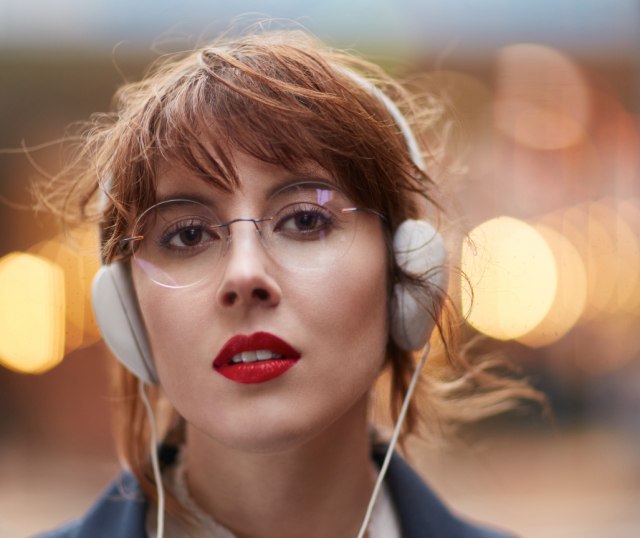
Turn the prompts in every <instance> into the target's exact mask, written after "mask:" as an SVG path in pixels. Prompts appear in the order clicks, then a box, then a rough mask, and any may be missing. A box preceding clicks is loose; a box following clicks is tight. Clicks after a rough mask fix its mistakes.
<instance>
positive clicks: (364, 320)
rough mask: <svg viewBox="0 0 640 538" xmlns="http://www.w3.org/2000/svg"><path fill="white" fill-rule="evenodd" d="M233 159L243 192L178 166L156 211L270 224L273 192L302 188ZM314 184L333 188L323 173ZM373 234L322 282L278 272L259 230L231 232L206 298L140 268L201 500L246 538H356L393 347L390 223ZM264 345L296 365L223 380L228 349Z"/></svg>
mask: <svg viewBox="0 0 640 538" xmlns="http://www.w3.org/2000/svg"><path fill="white" fill-rule="evenodd" d="M233 159H234V162H235V165H236V170H237V173H238V176H239V178H240V184H239V187H238V188H237V189H236V190H234V191H233V192H231V193H225V192H222V191H220V190H217V189H216V188H214V187H213V186H211V185H209V184H207V183H204V182H202V181H199V180H196V179H193V178H190V177H189V175H188V173H187V172H185V171H183V170H180V169H177V168H175V167H171V166H167V167H164V169H163V170H162V171H161V173H160V174H159V177H158V183H157V195H158V198H159V199H162V198H173V197H176V196H177V195H179V196H180V197H183V196H185V195H191V196H194V197H198V198H204V199H206V200H207V201H208V203H210V204H211V205H212V206H213V207H216V208H217V209H216V212H217V213H218V215H219V216H220V217H221V218H222V219H224V220H231V219H234V218H238V217H261V216H264V215H265V214H267V211H268V208H269V196H270V195H269V193H270V192H271V191H272V190H273V189H274V188H276V187H277V186H280V185H282V184H286V183H291V182H296V181H300V177H299V176H296V175H294V174H292V173H291V172H289V171H287V170H285V169H282V168H280V167H278V166H274V165H270V164H266V163H263V162H261V161H258V160H255V159H253V158H251V157H249V156H247V155H245V154H241V153H234V154H233ZM308 174H311V175H313V176H314V177H317V178H321V179H322V180H324V181H325V182H328V183H331V182H332V179H331V177H330V175H329V174H328V173H327V172H326V171H324V170H322V169H320V168H319V167H311V166H310V167H309V169H308V170H305V171H304V175H308ZM361 222H362V224H361V225H360V226H359V227H358V230H357V233H356V236H355V238H354V240H353V244H352V245H351V247H350V249H349V250H348V251H347V252H346V254H345V255H344V256H343V257H342V258H341V259H339V260H337V261H336V262H335V264H334V265H332V266H331V267H327V268H325V269H322V270H319V271H312V272H299V271H298V272H296V271H291V270H289V269H287V268H284V267H282V266H280V265H279V264H278V263H277V261H276V260H274V259H272V258H271V257H270V256H269V254H268V253H267V252H266V251H265V249H264V248H263V247H262V245H261V243H260V241H259V238H258V235H257V234H256V233H255V228H254V225H253V224H252V223H250V222H249V223H247V222H241V223H236V224H233V225H232V226H233V227H232V234H233V239H232V242H231V245H230V248H229V250H228V251H227V253H226V255H225V257H224V258H223V260H222V261H221V262H220V264H219V265H217V266H215V267H214V268H212V271H211V275H210V278H209V279H208V280H207V281H206V282H204V283H201V284H199V285H197V286H195V287H192V288H186V289H178V290H176V289H167V288H163V287H160V286H158V285H157V284H155V283H153V282H152V281H151V280H149V279H148V278H147V277H146V275H145V274H144V273H142V272H141V271H140V269H139V268H138V267H137V266H136V264H132V271H133V280H134V286H135V289H136V292H137V295H138V300H139V303H140V308H141V311H142V315H143V318H144V321H145V324H146V327H147V331H148V334H149V338H150V342H151V347H152V350H153V354H154V358H155V364H156V368H157V371H158V376H159V379H160V384H161V387H162V389H163V391H164V393H165V395H166V396H167V398H168V399H169V400H170V401H171V402H172V404H173V405H174V406H175V408H176V409H177V411H178V412H179V413H180V414H181V415H182V416H183V417H184V418H185V419H186V421H187V442H186V447H185V452H186V454H185V456H186V458H187V462H188V467H187V469H188V471H187V480H188V485H189V489H190V491H191V494H192V496H193V497H194V499H195V500H196V502H197V503H198V504H199V505H200V506H201V507H202V508H203V509H204V510H206V511H208V512H209V513H210V514H212V515H213V516H214V517H215V519H216V520H217V521H218V522H220V523H221V524H223V525H225V526H227V527H228V528H230V529H231V530H232V531H233V532H234V533H235V534H236V535H237V536H238V537H239V538H242V537H260V538H269V537H280V538H287V537H294V536H295V537H299V536H307V537H311V538H313V537H315V536H318V537H320V536H322V537H326V536H334V537H342V536H344V537H347V536H349V537H352V536H355V535H356V534H357V530H358V528H359V525H360V522H361V520H362V517H363V515H364V512H365V510H366V505H367V502H368V499H369V496H370V494H371V490H372V487H373V482H374V477H375V471H374V469H373V465H372V463H371V461H370V457H369V438H368V433H367V415H368V396H369V391H370V388H371V386H372V384H373V383H374V381H375V379H376V377H377V375H378V373H379V372H380V369H381V367H382V364H383V360H384V350H385V346H386V340H387V304H386V302H387V298H386V289H387V287H386V278H387V268H386V249H385V243H384V234H383V229H382V223H381V222H380V219H379V218H378V217H376V216H374V215H367V214H365V216H364V217H363V218H362V219H361ZM256 331H267V332H270V333H272V334H275V335H277V336H278V337H280V338H282V339H284V340H285V341H287V342H288V343H289V344H290V345H292V346H293V347H294V348H295V349H297V350H298V351H299V352H300V353H301V358H300V360H299V361H298V363H297V364H296V365H295V366H294V367H293V368H291V369H290V370H288V371H287V372H286V373H285V374H284V375H282V376H280V377H278V378H276V379H273V380H271V381H269V382H266V383H262V384H257V385H246V384H240V383H236V382H233V381H231V380H229V379H226V378H224V377H223V376H221V375H220V374H218V373H217V372H215V371H214V370H213V368H212V366H211V363H212V361H213V359H214V357H215V356H216V355H217V354H218V352H219V351H220V349H221V348H222V346H223V345H224V344H225V342H227V341H228V340H229V338H231V337H233V336H234V335H237V334H251V333H254V332H256ZM196 470H197V471H196Z"/></svg>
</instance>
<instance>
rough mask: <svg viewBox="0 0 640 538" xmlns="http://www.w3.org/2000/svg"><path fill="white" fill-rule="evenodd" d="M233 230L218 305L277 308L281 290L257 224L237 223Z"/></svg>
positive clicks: (218, 294)
mask: <svg viewBox="0 0 640 538" xmlns="http://www.w3.org/2000/svg"><path fill="white" fill-rule="evenodd" d="M233 228H234V229H233V233H232V236H231V243H230V245H229V249H228V251H227V253H226V255H225V260H224V262H223V263H224V273H223V275H222V280H221V281H220V285H219V287H218V291H217V301H218V304H219V305H221V306H223V307H231V306H263V307H271V306H275V305H277V304H278V303H279V302H280V299H281V297H282V290H281V289H280V286H279V285H278V283H277V282H276V280H275V278H274V277H273V276H272V275H271V274H270V273H269V272H268V271H267V269H268V265H269V261H268V258H267V254H266V252H265V251H264V247H263V246H262V244H261V242H260V238H259V235H258V230H257V227H256V224H255V223H253V222H236V223H234V224H233ZM230 232H231V230H230Z"/></svg>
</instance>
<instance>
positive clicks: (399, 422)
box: [358, 342, 430, 538]
mask: <svg viewBox="0 0 640 538" xmlns="http://www.w3.org/2000/svg"><path fill="white" fill-rule="evenodd" d="M429 348H430V346H429V343H428V342H427V344H426V345H425V348H424V351H423V352H422V356H421V357H420V361H419V362H418V364H417V366H416V369H415V371H414V372H413V376H412V377H411V383H410V384H409V388H408V389H407V394H406V395H405V397H404V400H403V402H402V408H401V409H400V414H399V415H398V420H397V421H396V424H395V427H394V429H393V435H392V436H391V441H390V442H389V447H388V448H387V453H386V454H385V457H384V461H383V462H382V466H381V467H380V472H379V473H378V479H377V480H376V484H375V486H374V488H373V493H372V494H371V498H370V499H369V506H368V507H367V513H366V514H365V516H364V519H363V521H362V525H361V526H360V531H359V532H358V538H364V535H365V533H366V532H367V527H368V526H369V522H370V520H371V516H372V515H373V508H374V506H375V504H376V501H377V500H378V495H379V494H380V490H381V488H382V482H383V481H384V477H385V475H386V473H387V469H388V468H389V463H390V462H391V456H393V449H394V448H395V446H396V443H397V442H398V437H399V436H400V428H402V423H403V422H404V417H405V415H406V414H407V409H409V402H410V401H411V397H412V396H413V392H414V391H415V388H416V385H417V383H418V376H419V375H420V372H421V371H422V367H423V366H424V363H425V361H426V359H427V354H428V353H429Z"/></svg>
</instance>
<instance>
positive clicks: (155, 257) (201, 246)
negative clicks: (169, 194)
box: [120, 188, 384, 288]
mask: <svg viewBox="0 0 640 538" xmlns="http://www.w3.org/2000/svg"><path fill="white" fill-rule="evenodd" d="M345 202H348V199H346V197H344V196H343V195H342V194H341V193H339V191H336V190H333V189H327V188H322V189H318V188H314V189H309V188H306V189H296V190H294V191H293V192H292V193H289V194H287V195H284V196H280V197H279V199H278V201H277V203H275V204H271V205H272V206H273V210H274V213H273V214H272V215H271V216H267V217H262V218H236V219H233V220H229V221H226V222H222V221H221V219H219V218H218V217H217V215H216V214H215V212H214V211H213V209H212V208H210V207H208V206H207V205H205V204H202V203H200V202H197V201H194V200H188V199H175V200H167V201H163V202H160V203H158V204H156V205H153V206H151V207H150V208H148V209H147V210H145V211H144V212H143V213H142V214H141V215H140V217H138V219H137V221H136V223H135V226H134V229H133V234H132V235H131V236H130V237H127V238H125V239H122V240H121V241H120V247H121V249H122V251H123V252H126V250H127V249H131V254H132V262H133V263H135V264H137V266H138V267H139V268H140V269H141V270H142V271H143V272H144V273H145V274H146V275H147V276H148V277H149V278H150V279H151V280H152V281H153V282H155V283H157V284H159V285H160V286H164V287H168V288H186V287H189V286H193V285H195V284H197V283H199V282H201V281H202V280H204V279H206V278H207V277H208V276H209V275H210V274H211V271H212V270H213V269H215V267H216V266H217V265H218V264H219V263H220V261H221V260H222V258H223V257H224V255H225V253H226V251H227V249H228V248H229V245H230V243H231V239H232V231H231V226H232V225H233V224H237V223H240V222H252V223H253V225H254V226H255V231H256V233H257V234H258V237H259V239H260V242H261V243H262V245H263V247H264V249H265V251H266V252H267V253H268V254H269V255H270V257H271V258H272V259H273V260H274V261H275V262H276V263H278V264H279V265H280V266H282V267H284V268H287V269H292V270H303V271H310V270H318V269H324V268H326V267H328V266H331V264H333V263H335V262H336V261H337V260H339V259H340V258H341V257H342V256H344V254H345V253H346V252H347V251H348V250H349V247H350V246H351V244H352V242H353V238H354V237H355V235H356V230H357V228H358V224H359V220H361V219H362V218H366V216H364V215H366V214H369V215H371V214H373V215H377V216H378V217H381V218H383V219H384V217H383V216H382V215H381V214H380V213H378V212H377V211H375V210H372V209H368V208H361V207H341V205H342V204H343V203H345ZM363 214H364V215H363Z"/></svg>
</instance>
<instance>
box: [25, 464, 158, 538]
mask: <svg viewBox="0 0 640 538" xmlns="http://www.w3.org/2000/svg"><path fill="white" fill-rule="evenodd" d="M145 516H146V501H145V499H144V496H143V494H142V490H141V489H140V486H139V485H138V482H137V481H136V479H135V478H134V477H133V475H131V474H130V473H122V474H121V475H120V476H119V477H118V478H117V479H116V480H114V481H113V482H112V484H111V485H110V486H109V487H108V488H107V489H106V490H105V491H104V492H103V493H102V495H101V496H100V497H99V498H98V500H97V501H96V502H95V504H94V505H93V506H92V507H91V508H90V509H89V511H88V512H87V513H86V514H85V515H84V516H83V517H82V518H80V519H78V520H76V521H72V522H70V523H68V524H66V525H63V526H61V527H59V528H57V529H55V530H52V531H49V532H45V533H42V534H38V535H37V536H35V537H34V538H115V537H118V536H126V537H127V538H146V536H147V534H146V531H145Z"/></svg>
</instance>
